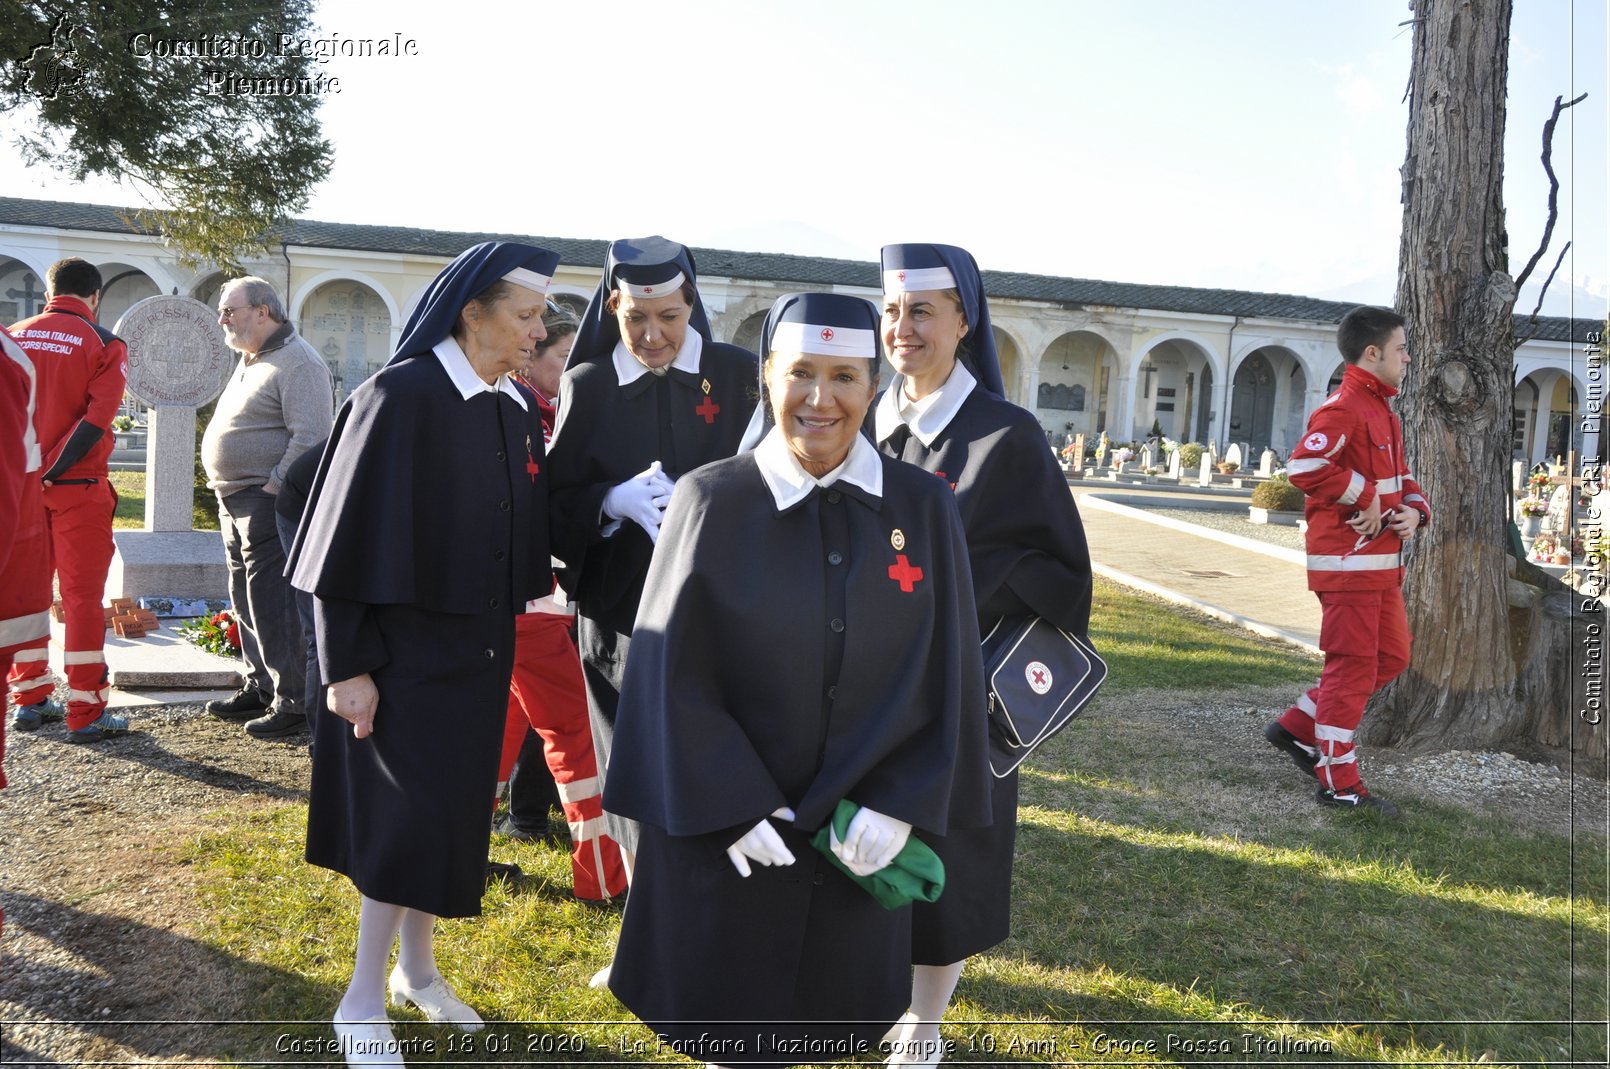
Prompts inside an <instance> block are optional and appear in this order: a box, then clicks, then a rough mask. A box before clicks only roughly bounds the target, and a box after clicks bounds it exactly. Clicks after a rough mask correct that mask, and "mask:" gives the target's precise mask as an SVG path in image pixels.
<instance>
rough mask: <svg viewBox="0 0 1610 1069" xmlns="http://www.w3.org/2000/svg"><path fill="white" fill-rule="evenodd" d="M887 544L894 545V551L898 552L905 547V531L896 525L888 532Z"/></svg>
mask: <svg viewBox="0 0 1610 1069" xmlns="http://www.w3.org/2000/svg"><path fill="white" fill-rule="evenodd" d="M889 544H890V545H891V546H893V547H894V551H895V552H896V553H899V552H900V551H901V550H902V549H905V548H906V533H905V532H904V531H902V530H901V529H900V528H898V527H896V528H895V529H894V530H892V531H890V532H889Z"/></svg>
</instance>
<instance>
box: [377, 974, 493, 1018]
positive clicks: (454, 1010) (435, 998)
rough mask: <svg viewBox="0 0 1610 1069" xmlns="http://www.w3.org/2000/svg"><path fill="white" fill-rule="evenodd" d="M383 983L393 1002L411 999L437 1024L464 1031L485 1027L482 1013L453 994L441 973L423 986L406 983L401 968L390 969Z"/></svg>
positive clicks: (395, 1003)
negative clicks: (448, 1025)
mask: <svg viewBox="0 0 1610 1069" xmlns="http://www.w3.org/2000/svg"><path fill="white" fill-rule="evenodd" d="M386 986H387V988H389V989H390V994H391V1004H392V1005H393V1006H400V1005H402V1004H403V1003H405V1002H412V1003H413V1004H414V1005H415V1006H417V1007H419V1012H420V1013H423V1014H424V1015H425V1016H426V1018H428V1019H429V1020H432V1021H434V1022H436V1023H437V1024H450V1025H452V1026H453V1027H455V1028H457V1029H459V1030H460V1031H463V1032H479V1031H480V1030H481V1029H483V1028H485V1027H486V1022H485V1021H482V1020H481V1015H480V1014H478V1013H476V1012H475V1011H474V1010H472V1009H470V1008H469V1007H468V1006H466V1005H465V1004H464V1002H463V1000H462V999H460V998H459V997H458V996H457V995H455V994H453V991H452V989H451V988H449V987H448V986H447V981H446V980H443V979H442V976H441V974H440V973H437V974H436V976H435V977H433V978H432V979H431V982H430V983H428V984H426V985H425V986H424V987H420V988H412V987H409V986H408V981H407V980H405V979H404V978H403V974H402V972H401V971H400V970H398V969H392V970H391V979H390V981H389V982H388V983H387V985H386Z"/></svg>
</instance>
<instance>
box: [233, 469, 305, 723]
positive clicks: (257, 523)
mask: <svg viewBox="0 0 1610 1069" xmlns="http://www.w3.org/2000/svg"><path fill="white" fill-rule="evenodd" d="M277 519H278V517H276V516H275V514H274V495H273V494H270V493H266V492H265V491H263V490H261V489H258V488H256V487H251V488H248V489H245V490H237V491H235V492H234V493H233V494H230V495H229V496H228V497H220V498H219V499H218V523H219V526H220V527H222V528H223V535H224V551H225V553H226V554H227V556H228V558H229V600H230V603H231V604H232V605H233V606H234V609H235V615H236V616H237V617H238V618H239V620H240V647H241V655H242V656H243V657H245V659H246V664H247V665H248V672H247V675H246V683H247V685H249V686H252V687H256V688H257V691H258V693H259V694H262V695H263V696H264V697H266V698H269V699H271V701H270V706H269V707H270V709H271V710H272V711H274V712H287V713H296V714H298V715H305V712H306V708H307V702H306V694H305V687H306V686H307V683H306V676H307V663H306V660H305V657H306V652H307V646H306V644H305V643H304V640H303V637H302V624H301V621H300V620H299V619H298V618H297V615H296V602H295V601H294V600H293V598H292V597H291V581H290V580H289V579H287V578H285V547H284V546H282V545H281V544H280V535H279V525H278V523H277Z"/></svg>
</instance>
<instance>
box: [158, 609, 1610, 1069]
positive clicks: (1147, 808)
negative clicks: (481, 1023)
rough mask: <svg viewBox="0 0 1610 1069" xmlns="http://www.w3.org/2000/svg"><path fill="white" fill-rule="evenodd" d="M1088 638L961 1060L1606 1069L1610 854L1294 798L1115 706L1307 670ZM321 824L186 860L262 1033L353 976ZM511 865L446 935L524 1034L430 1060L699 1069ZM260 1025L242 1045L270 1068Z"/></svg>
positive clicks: (1161, 640) (215, 840) (552, 900)
mask: <svg viewBox="0 0 1610 1069" xmlns="http://www.w3.org/2000/svg"><path fill="white" fill-rule="evenodd" d="M1093 632H1094V634H1095V637H1096V641H1097V643H1098V644H1099V645H1100V647H1101V649H1102V650H1103V652H1104V653H1105V654H1106V655H1107V656H1108V658H1109V659H1110V661H1111V663H1112V669H1113V674H1112V679H1111V681H1110V684H1109V688H1108V690H1107V691H1104V693H1103V695H1102V697H1101V698H1099V699H1098V700H1097V707H1096V708H1094V709H1093V710H1092V711H1091V712H1090V714H1089V715H1087V716H1086V717H1084V718H1082V719H1080V720H1077V721H1075V722H1074V723H1073V724H1072V725H1070V726H1069V728H1068V730H1067V732H1066V734H1065V736H1064V737H1063V738H1061V739H1059V740H1058V741H1057V743H1056V744H1055V745H1053V746H1051V747H1047V750H1046V751H1044V752H1042V754H1039V755H1036V758H1035V759H1033V760H1032V761H1031V763H1030V766H1029V767H1027V768H1026V770H1025V774H1024V776H1023V780H1022V807H1021V811H1020V829H1019V837H1018V862H1017V867H1016V872H1015V880H1016V882H1015V923H1014V930H1013V934H1012V937H1011V938H1010V940H1009V941H1008V942H1006V943H1005V944H1003V945H1001V946H1000V947H997V948H995V949H994V950H993V951H991V952H989V953H987V954H985V955H982V956H980V957H978V958H975V959H973V961H971V962H970V963H969V965H968V967H967V971H966V974H965V975H964V978H963V981H962V984H961V988H960V990H959V993H958V994H959V1000H958V1001H957V1002H956V1003H955V1004H954V1005H953V1006H952V1007H951V1011H950V1013H949V1015H948V1016H947V1019H946V1024H945V1026H944V1035H945V1037H946V1039H947V1040H949V1041H951V1042H952V1043H953V1044H954V1049H953V1051H952V1052H951V1053H950V1054H949V1055H948V1056H947V1059H946V1061H947V1063H956V1064H964V1063H973V1064H1074V1063H1080V1064H1084V1063H1098V1064H1133V1063H1199V1064H1219V1065H1223V1064H1243V1063H1256V1062H1263V1063H1271V1062H1289V1061H1311V1062H1316V1063H1326V1064H1341V1063H1358V1064H1391V1065H1401V1064H1417V1063H1425V1064H1441V1065H1455V1064H1465V1063H1470V1062H1475V1061H1477V1060H1480V1061H1482V1062H1484V1063H1498V1064H1511V1065H1516V1064H1533V1065H1535V1064H1545V1063H1547V1064H1565V1063H1566V1062H1567V1060H1574V1061H1575V1062H1576V1063H1577V1064H1603V1062H1604V1059H1605V1032H1604V1028H1603V1027H1602V1025H1600V1026H1592V1025H1573V1024H1571V1023H1570V1022H1572V1021H1587V1020H1595V1019H1602V1018H1603V1017H1604V1016H1605V1005H1606V999H1607V984H1606V976H1605V968H1604V965H1605V960H1606V947H1607V945H1610V944H1607V938H1610V935H1607V933H1610V919H1607V911H1606V895H1605V874H1606V868H1607V855H1606V850H1605V842H1604V840H1603V839H1602V838H1600V837H1597V836H1581V835H1579V836H1577V837H1576V838H1575V840H1574V841H1573V840H1572V839H1566V838H1561V837H1557V836H1550V835H1546V834H1542V833H1539V832H1536V831H1534V830H1531V829H1529V828H1527V827H1524V826H1521V825H1517V824H1511V823H1510V822H1508V821H1507V820H1504V819H1502V818H1496V817H1483V816H1476V815H1472V814H1470V813H1468V812H1466V811H1463V810H1456V809H1452V808H1438V807H1434V806H1430V805H1426V804H1416V805H1414V806H1413V807H1411V808H1410V810H1409V813H1408V815H1407V816H1406V817H1405V818H1404V819H1402V820H1400V821H1397V822H1386V821H1380V820H1376V819H1372V816H1373V815H1372V814H1355V813H1346V814H1343V813H1335V812H1331V811H1320V810H1318V807H1316V806H1314V805H1313V803H1312V800H1311V796H1310V795H1309V794H1308V790H1307V788H1304V787H1301V786H1299V785H1298V784H1296V783H1294V782H1289V781H1288V780H1289V779H1290V777H1291V773H1292V770H1291V769H1290V767H1289V765H1286V764H1285V763H1284V760H1283V759H1280V760H1279V761H1273V760H1270V761H1269V766H1268V767H1270V768H1272V767H1274V766H1275V765H1276V764H1279V765H1283V766H1284V767H1283V770H1282V772H1281V773H1280V776H1281V777H1282V778H1280V779H1278V780H1276V779H1274V778H1272V777H1273V775H1274V774H1273V773H1266V772H1262V771H1259V769H1257V768H1254V769H1252V770H1251V771H1247V770H1245V769H1236V768H1229V767H1223V768H1221V767H1218V766H1219V765H1228V764H1229V762H1224V761H1223V760H1222V757H1221V755H1218V754H1214V753H1212V752H1211V751H1209V750H1205V749H1204V748H1203V747H1201V746H1199V745H1197V744H1195V743H1193V742H1192V737H1191V733H1190V731H1189V724H1188V722H1182V727H1181V728H1180V730H1179V731H1177V732H1176V731H1165V730H1160V729H1159V728H1158V726H1157V722H1156V719H1155V718H1154V719H1153V720H1150V721H1144V722H1143V720H1142V718H1139V717H1135V716H1132V715H1130V716H1126V715H1124V714H1123V711H1124V709H1125V708H1126V707H1127V708H1133V706H1134V704H1135V703H1139V702H1145V703H1147V704H1148V706H1150V703H1151V702H1152V701H1153V699H1155V700H1156V702H1158V703H1160V704H1159V705H1158V706H1157V707H1159V708H1172V706H1170V705H1168V704H1167V703H1174V704H1176V705H1178V706H1179V707H1180V708H1181V709H1182V710H1185V711H1189V709H1190V708H1192V707H1193V705H1194V704H1200V703H1211V702H1213V701H1214V700H1215V697H1216V698H1217V700H1218V703H1219V704H1220V705H1226V704H1229V705H1232V706H1233V705H1234V703H1235V702H1236V700H1237V695H1238V694H1239V690H1238V688H1243V687H1248V686H1252V685H1259V686H1261V685H1266V684H1279V685H1282V686H1284V685H1286V684H1292V685H1298V684H1301V683H1304V682H1307V681H1309V680H1311V679H1312V678H1313V676H1314V674H1315V672H1316V670H1317V662H1316V661H1315V660H1314V659H1312V658H1310V657H1308V656H1306V655H1304V654H1302V653H1300V652H1296V651H1294V650H1292V649H1290V648H1288V647H1282V646H1280V645H1278V644H1275V643H1270V642H1267V641H1264V640H1260V639H1256V638H1252V637H1250V636H1247V635H1245V634H1244V633H1243V632H1240V631H1238V630H1235V629H1233V628H1230V627H1227V626H1223V625H1220V624H1217V623H1215V622H1213V621H1209V620H1206V619H1204V618H1202V617H1198V616H1195V615H1192V614H1188V613H1183V612H1180V611H1178V610H1176V609H1173V608H1172V607H1168V606H1165V605H1164V604H1163V603H1162V602H1159V601H1155V600H1153V599H1150V598H1144V597H1138V596H1134V595H1130V594H1128V593H1124V592H1122V591H1121V590H1120V589H1119V588H1116V587H1113V586H1111V585H1109V584H1106V583H1104V582H1102V581H1100V580H1098V581H1097V612H1096V618H1095V621H1094V627H1093ZM1165 684H1166V689H1142V688H1146V687H1151V688H1158V687H1159V686H1163V685H1165ZM1126 703H1128V705H1127V706H1126ZM1183 715H1184V714H1183V713H1182V716H1183ZM1257 741H1261V740H1257ZM1249 745H1250V744H1249ZM1263 756H1264V758H1265V759H1266V760H1268V755H1263ZM1288 797H1289V799H1290V804H1289V805H1287V804H1286V801H1287V799H1288ZM305 822H306V808H305V807H304V806H302V805H294V804H293V805H282V806H278V807H276V808H271V809H267V810H262V809H259V810H256V811H254V812H253V813H252V814H251V815H241V814H228V815H226V816H225V817H224V826H222V827H221V828H220V829H219V830H218V831H216V832H214V833H210V834H207V835H205V836H204V837H201V838H199V839H197V840H195V841H193V842H192V843H189V844H187V845H186V846H184V847H176V849H182V850H183V851H184V852H185V854H186V858H187V860H188V861H190V862H191V863H192V864H193V865H195V866H196V867H197V869H198V870H199V871H200V872H201V873H202V878H203V881H204V888H205V893H204V902H205V907H206V910H207V916H206V918H205V921H204V922H203V923H202V924H201V925H199V927H200V928H202V929H203V930H205V931H206V932H208V933H210V936H209V939H210V941H211V942H212V943H213V944H214V945H215V946H217V947H218V948H219V949H220V950H222V951H224V952H226V953H227V954H230V955H233V956H234V958H235V959H236V960H237V961H238V962H239V971H240V977H241V981H242V983H244V984H248V985H251V986H252V987H254V988H255V989H256V990H257V991H258V994H257V996H255V997H254V999H253V1000H252V1002H251V1004H252V1005H253V1006H254V1007H255V1008H256V1011H257V1013H258V1016H259V1018H260V1019H263V1020H269V1019H274V1020H281V1021H301V1022H313V1023H307V1024H296V1025H291V1026H289V1027H290V1031H291V1033H292V1034H293V1035H298V1036H305V1037H307V1038H309V1039H312V1038H317V1037H321V1036H327V1035H328V1033H329V1029H328V1026H327V1025H325V1024H321V1023H319V1022H323V1021H326V1020H328V1017H329V1015H330V1013H331V1012H332V1009H333V1007H334V1006H335V1004H336V1002H337V1001H338V1000H339V998H340V993H341V991H342V989H343V988H344V986H345V983H346V980H347V977H348V975H349V972H350V967H351V953H352V946H353V940H354V937H355V926H354V916H355V912H356V903H357V897H356V894H355V892H354V891H353V889H352V887H351V885H350V884H349V883H348V882H347V881H346V880H345V879H344V878H342V877H339V876H336V875H334V874H332V873H329V872H326V871H324V870H322V869H316V868H313V867H311V866H308V865H306V864H305V863H303V862H302V861H301V852H302V842H303V832H304V826H305ZM493 856H494V857H495V858H497V859H499V860H512V861H515V862H518V863H519V864H520V865H521V867H522V868H524V869H525V870H526V872H527V873H529V874H531V875H533V876H534V877H535V880H534V881H533V883H532V884H531V885H530V886H527V887H524V888H522V889H520V890H519V891H518V892H510V891H509V890H507V889H505V888H501V887H498V888H494V889H493V890H491V891H489V893H488V895H487V898H486V902H485V906H486V911H485V913H484V915H483V916H481V917H479V918H476V919H472V920H460V921H450V922H443V923H442V924H441V926H440V929H439V933H440V934H439V937H438V958H439V960H440V961H441V963H442V965H443V969H444V971H445V972H446V973H447V975H448V976H449V978H450V980H451V981H452V982H453V984H454V985H455V986H456V987H457V989H458V990H459V991H460V992H461V993H462V994H464V995H465V996H466V997H467V998H468V1000H469V1001H470V1002H471V1003H472V1004H473V1005H475V1006H476V1007H477V1008H478V1009H479V1010H480V1011H481V1012H482V1013H483V1014H484V1015H485V1016H487V1017H488V1019H489V1020H493V1021H494V1022H521V1023H517V1024H515V1023H493V1024H492V1025H491V1027H489V1029H488V1030H487V1032H485V1033H482V1034H481V1035H478V1036H475V1037H470V1038H469V1039H467V1038H466V1037H463V1036H460V1035H459V1034H458V1033H456V1032H452V1031H450V1030H447V1029H444V1028H440V1027H436V1026H431V1025H427V1024H424V1023H422V1021H421V1019H419V1018H417V1016H416V1015H412V1011H410V1014H409V1015H408V1016H409V1019H411V1020H415V1021H420V1023H415V1024H409V1025H407V1026H405V1027H400V1028H399V1029H398V1033H399V1035H409V1036H414V1037H417V1038H418V1039H419V1041H420V1043H421V1044H429V1046H430V1050H429V1051H428V1052H427V1051H421V1052H419V1053H415V1054H411V1055H410V1057H409V1061H410V1062H411V1063H415V1062H417V1063H425V1062H440V1063H454V1064H471V1063H484V1062H490V1063H495V1064H516V1063H527V1064H531V1063H536V1064H548V1065H561V1064H572V1063H580V1062H605V1061H613V1062H617V1063H626V1064H640V1063H652V1062H669V1063H674V1064H688V1063H687V1062H686V1061H685V1060H683V1059H680V1058H678V1057H676V1056H673V1055H671V1054H669V1053H668V1052H663V1051H661V1052H656V1049H655V1043H654V1037H653V1035H652V1034H651V1033H650V1032H649V1031H648V1030H647V1029H645V1028H643V1027H642V1026H640V1025H638V1024H636V1023H635V1022H633V1021H632V1019H631V1018H630V1016H629V1015H628V1014H627V1013H626V1011H625V1010H624V1008H623V1007H621V1006H620V1005H619V1003H617V1002H616V1001H615V1000H614V998H613V997H612V996H610V995H609V994H608V993H607V992H596V991H591V990H589V989H588V988H587V986H586V981H587V978H588V977H589V976H591V975H592V973H593V972H594V971H596V970H597V969H599V968H600V967H602V966H603V965H604V964H606V963H607V962H608V960H609V958H610V953H611V947H612V944H613V941H614V936H615V931H616V929H617V925H618V920H617V918H615V917H614V916H613V915H611V914H607V913H600V912H598V911H595V910H591V909H587V908H585V907H581V906H578V905H576V904H574V903H573V902H572V901H571V900H570V898H569V894H568V887H569V865H568V858H567V856H566V855H565V854H564V853H563V852H562V851H561V850H559V849H555V848H552V847H543V846H537V845H531V844H519V843H512V842H508V841H505V840H497V841H495V842H494V845H493ZM394 1013H397V1014H398V1015H399V1017H401V1016H402V1015H401V1014H400V1012H399V1011H394ZM279 1030H280V1029H279V1027H278V1026H276V1028H275V1031H279ZM264 1031H265V1029H262V1028H256V1029H244V1028H243V1029H242V1030H241V1031H240V1032H239V1033H238V1034H237V1035H236V1036H235V1037H234V1040H233V1047H232V1049H231V1050H230V1051H229V1053H230V1054H231V1055H232V1056H234V1057H237V1058H240V1059H242V1060H246V1061H253V1060H257V1059H267V1060H272V1059H274V1058H275V1057H276V1055H275V1054H274V1053H273V1052H272V1051H271V1050H270V1049H269V1048H268V1047H267V1046H266V1044H265V1041H264V1040H263V1039H262V1035H263V1033H264ZM470 1042H473V1046H467V1045H466V1044H467V1043H470ZM878 1063H879V1059H877V1058H875V1057H867V1058H863V1059H862V1060H861V1061H860V1062H858V1063H855V1064H868V1065H874V1064H878Z"/></svg>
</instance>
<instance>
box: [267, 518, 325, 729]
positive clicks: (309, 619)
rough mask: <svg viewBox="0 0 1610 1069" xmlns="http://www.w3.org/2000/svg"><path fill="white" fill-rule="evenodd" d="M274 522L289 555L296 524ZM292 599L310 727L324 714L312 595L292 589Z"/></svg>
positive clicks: (279, 520)
mask: <svg viewBox="0 0 1610 1069" xmlns="http://www.w3.org/2000/svg"><path fill="white" fill-rule="evenodd" d="M274 523H275V525H276V526H277V527H278V528H279V535H280V546H281V548H283V549H284V550H285V552H286V553H290V551H291V543H293V542H295V541H296V524H295V523H293V522H292V521H290V520H288V519H286V518H285V517H284V516H280V515H276V516H275V517H274ZM291 597H292V599H293V600H294V601H295V602H296V618H297V620H298V621H300V622H301V624H302V638H303V640H304V642H303V648H304V650H305V651H306V656H307V670H306V672H304V674H303V677H302V679H303V685H302V694H303V696H304V697H305V698H306V701H304V702H303V703H302V709H303V711H304V712H306V713H307V722H308V727H309V728H311V727H312V726H313V720H314V718H315V717H317V716H318V715H319V714H320V713H322V712H324V680H322V679H320V678H319V638H318V635H317V634H316V633H315V632H314V630H313V595H312V594H309V593H308V592H307V591H305V590H298V589H296V588H295V587H294V586H293V587H292V588H291Z"/></svg>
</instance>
